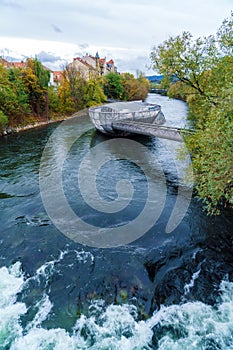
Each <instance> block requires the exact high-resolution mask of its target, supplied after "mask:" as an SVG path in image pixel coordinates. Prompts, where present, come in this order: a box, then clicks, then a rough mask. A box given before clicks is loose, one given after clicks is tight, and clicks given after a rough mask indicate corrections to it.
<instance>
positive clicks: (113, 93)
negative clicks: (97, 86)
mask: <svg viewBox="0 0 233 350" xmlns="http://www.w3.org/2000/svg"><path fill="white" fill-rule="evenodd" d="M104 93H105V95H106V96H108V98H112V99H116V100H121V99H123V97H124V93H125V90H124V87H123V85H122V79H121V76H120V75H119V74H117V73H108V74H107V75H106V76H105V84H104Z"/></svg>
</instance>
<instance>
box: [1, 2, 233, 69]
mask: <svg viewBox="0 0 233 350" xmlns="http://www.w3.org/2000/svg"><path fill="white" fill-rule="evenodd" d="M232 5H233V1H232V0H205V1H204V2H203V0H189V1H187V0H166V1H162V0H143V1H139V0H98V1H90V0H86V1H83V0H0V55H2V56H5V57H6V58H9V57H10V58H12V59H23V58H24V57H25V56H29V57H34V56H35V55H36V56H37V57H38V58H39V59H40V60H42V61H43V63H44V64H47V66H48V67H50V68H51V69H59V68H61V67H62V66H64V64H65V62H70V61H72V59H73V57H76V56H78V55H80V54H85V53H86V52H87V53H90V54H93V55H95V53H96V51H98V52H99V54H100V56H102V57H105V56H106V57H107V58H108V59H110V58H113V59H114V60H115V62H116V65H117V66H118V70H119V71H130V72H133V73H135V71H136V70H137V69H139V70H142V71H143V72H145V73H146V74H150V73H151V71H149V69H148V68H147V67H148V66H149V64H150V61H149V59H148V57H149V55H150V51H151V49H152V47H153V46H154V45H158V44H160V43H161V42H163V41H164V40H165V39H167V38H168V37H169V36H174V35H178V34H180V33H182V31H184V30H185V31H190V32H191V33H192V34H193V35H194V37H198V36H207V35H210V34H214V33H215V32H216V31H217V29H218V27H219V26H220V25H221V23H222V21H223V20H224V18H226V17H229V16H230V13H231V10H232V9H233V8H232V7H233V6H232Z"/></svg>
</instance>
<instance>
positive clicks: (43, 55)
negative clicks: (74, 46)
mask: <svg viewBox="0 0 233 350" xmlns="http://www.w3.org/2000/svg"><path fill="white" fill-rule="evenodd" d="M36 57H37V58H38V60H40V61H42V62H51V63H53V62H57V61H61V60H62V58H61V57H60V56H56V55H54V54H52V53H50V52H45V51H41V52H40V53H38V54H37V55H36Z"/></svg>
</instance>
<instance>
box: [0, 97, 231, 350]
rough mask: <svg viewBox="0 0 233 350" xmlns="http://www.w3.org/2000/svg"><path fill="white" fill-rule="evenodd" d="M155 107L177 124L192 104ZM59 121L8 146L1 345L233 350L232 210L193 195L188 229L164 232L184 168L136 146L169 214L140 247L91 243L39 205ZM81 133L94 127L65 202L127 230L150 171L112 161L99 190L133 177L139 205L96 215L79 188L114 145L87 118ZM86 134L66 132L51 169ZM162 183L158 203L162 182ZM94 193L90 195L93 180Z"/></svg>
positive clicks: (75, 153) (66, 171)
mask: <svg viewBox="0 0 233 350" xmlns="http://www.w3.org/2000/svg"><path fill="white" fill-rule="evenodd" d="M148 101H149V102H156V103H158V104H161V105H162V110H163V112H164V114H165V117H166V119H167V124H168V125H176V126H181V127H183V126H185V123H186V113H187V107H186V105H185V104H184V103H183V102H181V101H177V100H171V99H169V98H167V97H162V96H158V95H153V94H151V95H149V97H148ZM58 125H59V124H54V125H50V126H48V127H46V128H40V129H37V130H31V131H27V132H23V133H20V134H17V135H13V136H10V137H7V138H2V139H1V140H0V164H1V165H0V223H1V226H0V242H1V250H0V267H1V268H0V349H30V350H32V349H59V350H60V349H62V350H63V349H122V350H125V349H130V350H131V349H172V350H173V349H233V255H232V237H233V229H232V227H233V225H232V216H231V214H232V213H231V212H229V211H225V212H224V213H222V215H221V216H219V217H208V216H206V214H205V212H204V211H203V208H202V205H201V203H200V202H198V201H197V200H196V199H192V201H191V203H190V206H189V208H188V210H187V211H186V212H185V213H184V218H183V220H182V221H181V223H180V224H179V225H178V226H177V227H176V228H175V230H173V231H172V232H171V233H166V232H165V230H166V225H167V222H168V220H169V217H170V215H171V212H172V209H173V208H174V205H175V201H176V197H177V194H178V190H179V186H180V179H179V178H178V177H179V176H178V174H177V164H179V166H180V168H182V167H184V165H183V164H182V162H181V161H178V160H176V149H177V147H178V146H179V144H177V143H174V142H173V141H167V140H160V139H157V138H148V137H142V136H135V137H132V138H131V140H133V141H134V142H137V143H141V144H142V145H144V146H145V147H146V148H147V149H148V150H149V152H148V153H145V157H144V158H145V162H146V163H147V164H150V162H152V161H151V158H150V156H149V155H150V154H153V155H154V156H156V159H157V162H158V163H159V165H160V166H161V168H162V170H163V173H164V174H165V185H166V191H167V192H166V201H165V204H164V208H163V210H162V213H161V215H160V216H159V218H158V220H157V221H156V222H155V223H154V224H153V226H152V227H151V228H150V229H149V230H148V231H147V232H145V234H143V235H142V236H141V237H140V238H139V239H137V240H135V241H132V242H131V243H128V244H124V245H122V246H118V247H112V248H111V247H110V248H97V247H88V246H84V245H82V244H79V243H77V242H75V241H73V240H71V239H70V238H69V236H67V235H64V234H63V233H62V232H60V231H59V230H58V229H57V228H56V227H55V225H54V223H53V221H52V220H51V218H50V217H49V216H48V214H47V212H46V210H45V208H44V205H43V202H42V199H41V194H40V187H39V169H40V162H41V156H42V152H43V149H44V147H45V145H46V143H47V141H48V140H49V137H50V135H52V133H53V132H54V130H55V128H56V127H57V126H58ZM77 127H78V128H79V132H80V130H82V128H83V130H87V127H88V131H85V132H84V133H83V134H82V132H81V137H79V138H78V140H77V141H76V142H75V143H74V144H73V146H72V148H71V149H70V151H69V153H68V155H67V157H66V159H65V162H64V165H63V174H62V180H63V189H64V193H65V196H66V198H67V201H68V203H69V205H70V206H71V207H72V209H73V211H74V212H75V213H78V215H80V216H81V218H82V219H83V220H84V221H86V222H88V223H89V224H91V225H94V226H96V227H97V226H98V227H99V230H101V228H105V227H110V228H111V227H123V225H125V224H127V223H128V222H130V221H132V220H133V219H134V218H135V217H137V216H138V215H139V214H140V212H141V211H142V210H143V208H144V206H145V203H146V200H147V199H146V193H147V182H146V178H145V175H144V173H143V171H142V170H141V169H140V168H139V167H138V166H136V165H135V163H132V162H130V161H128V160H125V159H119V158H117V159H115V158H114V155H113V158H112V160H111V161H109V162H106V164H104V165H103V166H102V167H101V169H100V172H99V176H98V181H97V185H96V186H97V190H98V191H99V193H100V194H101V196H102V198H103V199H105V200H107V201H109V202H111V201H112V200H114V199H116V197H117V194H116V183H117V181H119V180H121V179H122V178H123V179H127V180H129V181H130V182H132V184H133V186H134V195H133V197H132V200H131V202H130V204H129V206H128V207H127V208H126V209H124V210H122V211H119V213H114V214H106V213H102V212H97V211H96V210H94V209H93V208H91V207H90V206H89V205H88V204H87V203H85V201H84V199H83V198H82V196H81V194H80V192H79V188H78V181H77V172H78V168H79V164H80V162H81V160H82V159H83V157H84V156H85V155H86V154H87V153H88V152H89V150H90V149H91V148H93V147H95V145H98V144H101V143H102V144H103V145H107V143H105V142H106V141H107V140H108V139H107V138H106V137H104V136H101V135H99V134H98V133H96V132H95V130H94V129H93V128H92V127H91V125H90V121H89V118H88V116H86V117H82V118H80V122H79V123H77ZM76 132H77V131H76V130H75V129H74V127H73V125H69V124H67V126H66V127H65V128H64V129H63V134H62V135H60V136H59V137H60V139H59V142H58V145H59V146H58V148H57V149H56V150H55V151H54V154H56V156H54V158H50V159H48V164H47V167H48V172H49V171H50V170H51V169H55V170H56V167H57V166H59V156H61V154H62V152H64V150H65V149H66V148H67V144H68V141H69V138H70V137H71V136H72V135H74V134H75V133H76ZM106 147H107V146H106ZM108 151H109V150H108ZM110 152H111V149H110ZM179 162H181V163H179ZM89 166H90V169H89V171H90V172H92V168H91V165H89ZM151 166H153V164H151ZM153 181H155V182H156V183H155V185H156V186H157V187H156V188H157V191H158V194H159V195H160V192H159V191H160V190H161V188H162V179H161V177H160V176H157V177H155V179H153ZM85 186H86V188H87V190H88V191H89V192H90V193H92V191H93V187H92V184H91V183H90V184H89V182H88V181H86V183H85ZM88 186H89V187H90V188H89V187H88ZM161 196H162V194H161ZM185 200H186V199H185V198H184V199H183V201H185ZM55 206H56V201H55ZM57 209H58V210H60V209H61V208H57ZM144 220H145V221H146V220H147V219H146V218H145V219H144ZM145 225H146V222H140V223H139V228H140V229H142V230H143V227H145ZM130 234H131V233H130V232H129V235H130Z"/></svg>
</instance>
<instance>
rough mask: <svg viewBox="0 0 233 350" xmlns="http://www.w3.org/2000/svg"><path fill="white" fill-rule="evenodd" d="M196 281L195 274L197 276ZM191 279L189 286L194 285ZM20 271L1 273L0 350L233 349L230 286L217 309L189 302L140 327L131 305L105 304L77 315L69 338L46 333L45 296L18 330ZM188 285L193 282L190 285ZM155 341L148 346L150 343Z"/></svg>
mask: <svg viewBox="0 0 233 350" xmlns="http://www.w3.org/2000/svg"><path fill="white" fill-rule="evenodd" d="M195 276H197V273H196V275H195ZM195 276H193V279H192V280H193V281H194V280H195V278H194V277H195ZM24 283H25V282H24V279H23V275H22V273H21V272H20V265H19V264H18V265H13V266H12V267H11V268H9V269H7V268H5V267H3V268H1V269H0V300H1V304H0V348H1V349H10V350H50V349H54V350H66V349H69V350H77V349H91V350H100V349H106V350H109V349H111V350H142V349H143V350H149V349H151V348H153V347H155V346H156V348H157V349H158V350H181V349H182V350H184V349H190V350H194V349H195V350H199V349H203V350H204V349H205V350H208V349H210V348H211V349H215V348H216V349H224V350H230V349H233V337H232V335H233V283H231V282H228V281H223V282H222V283H221V285H220V291H221V297H220V298H219V301H218V302H217V303H216V305H215V306H214V307H213V306H210V305H206V304H204V303H201V302H192V303H191V302H188V303H183V304H181V305H171V306H167V307H165V306H163V307H161V308H160V310H159V311H157V312H155V313H154V315H153V316H152V317H151V318H149V319H148V320H146V321H139V320H138V318H137V309H136V307H135V306H132V305H110V306H108V307H106V306H105V305H104V301H103V300H99V301H96V302H95V303H93V304H92V306H91V307H90V309H89V311H90V315H89V316H85V315H81V317H79V318H78V319H77V321H76V324H75V326H74V327H73V330H71V332H70V333H68V332H67V331H65V330H64V329H62V328H54V329H44V327H43V322H44V321H45V320H46V319H48V318H49V315H50V313H51V310H52V303H51V301H50V300H49V297H48V296H47V295H46V294H44V296H43V298H42V299H41V300H40V301H38V303H37V304H36V305H35V308H36V310H37V312H36V315H34V318H33V320H31V321H29V322H28V325H27V326H26V328H24V329H22V326H21V322H20V316H21V315H23V314H25V313H26V311H27V309H26V306H25V304H23V303H19V302H17V293H18V292H19V291H21V290H22V289H23V287H24V285H25V284H24ZM190 283H191V282H190ZM153 336H154V341H157V344H156V345H152V338H153Z"/></svg>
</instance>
